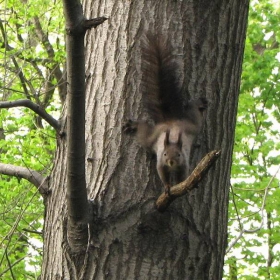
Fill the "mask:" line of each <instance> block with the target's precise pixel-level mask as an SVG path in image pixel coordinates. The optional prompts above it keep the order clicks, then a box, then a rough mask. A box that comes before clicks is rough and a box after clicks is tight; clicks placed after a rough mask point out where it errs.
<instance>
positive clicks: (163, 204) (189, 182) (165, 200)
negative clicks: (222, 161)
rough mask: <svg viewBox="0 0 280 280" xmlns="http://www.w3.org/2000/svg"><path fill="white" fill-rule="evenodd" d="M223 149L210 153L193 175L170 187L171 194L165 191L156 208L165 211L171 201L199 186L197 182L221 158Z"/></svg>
mask: <svg viewBox="0 0 280 280" xmlns="http://www.w3.org/2000/svg"><path fill="white" fill-rule="evenodd" d="M220 154H221V151H217V150H214V151H212V152H210V153H208V154H207V155H206V156H205V157H204V158H203V159H202V160H201V161H200V162H199V164H198V165H197V166H196V168H195V169H194V170H193V172H192V173H191V175H190V176H189V177H188V178H187V179H186V180H185V181H183V182H182V183H180V184H177V185H176V186H173V187H172V188H171V189H170V195H169V194H167V193H163V194H161V195H160V197H159V198H158V200H157V201H156V208H157V210H158V211H160V212H164V211H165V210H166V209H167V207H168V206H169V205H170V203H171V202H172V201H173V200H175V199H176V198H178V197H180V196H183V195H185V194H186V193H187V192H188V191H190V190H192V189H194V188H195V187H197V184H198V183H199V182H200V181H201V180H202V179H203V177H204V176H205V174H206V173H207V171H208V169H209V168H210V167H211V166H212V165H213V164H214V162H215V161H216V160H217V159H218V158H219V156H220Z"/></svg>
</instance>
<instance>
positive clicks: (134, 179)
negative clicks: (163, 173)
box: [42, 0, 248, 280]
mask: <svg viewBox="0 0 280 280" xmlns="http://www.w3.org/2000/svg"><path fill="white" fill-rule="evenodd" d="M84 5H85V7H84V11H85V16H86V17H87V18H93V17H98V16H107V17H109V20H108V21H107V22H106V23H104V24H103V25H102V26H100V27H98V28H97V29H96V30H92V31H89V32H88V34H87V36H86V39H85V44H86V122H85V130H86V158H87V162H86V183H87V190H88V198H89V200H91V204H90V205H91V208H92V213H91V217H92V224H93V227H92V229H91V231H90V240H89V244H88V247H87V248H85V249H86V251H85V253H84V254H83V255H77V256H76V258H79V259H80V261H81V263H83V269H82V270H81V271H80V272H77V271H76V270H75V266H74V262H73V255H69V250H68V248H67V247H68V246H67V238H66V236H67V234H66V233H67V227H66V222H65V220H66V212H67V209H66V170H65V168H66V147H65V138H63V137H61V138H59V139H58V148H57V153H56V160H55V163H54V168H53V172H52V175H51V178H50V190H51V192H50V194H49V196H48V197H47V198H46V220H45V228H44V232H45V235H44V260H43V269H42V270H43V271H42V279H78V278H80V279H98V280H101V279H106V280H107V279H196V280H200V279H215V280H216V279H221V278H222V273H223V259H224V253H225V248H226V241H227V240H226V236H227V234H226V233H227V207H228V193H229V184H230V168H231V157H232V149H233V140H234V128H235V118H236V111H237V101H238V92H239V83H240V75H241V64H242V56H243V51H244V40H245V31H246V24H247V14H248V0H245V1H244V0H233V1H227V0H219V1H202V0H199V1H170V0H169V1H167V0H163V1H144V0H139V1H105V2H104V1H85V3H84ZM147 33H149V34H161V35H163V36H165V37H167V38H168V40H169V41H170V42H171V44H172V47H173V54H174V55H175V57H176V60H177V62H178V65H179V74H180V75H179V78H180V83H181V85H182V88H183V94H184V98H185V99H186V100H187V99H190V98H196V97H200V96H203V97H207V99H208V100H209V108H208V110H207V117H206V121H205V124H204V129H203V131H202V133H201V135H200V136H199V137H198V139H197V141H196V143H195V145H194V147H193V152H192V157H191V163H192V168H193V167H195V165H196V163H198V161H199V160H200V159H201V158H202V157H203V156H204V155H205V154H206V153H207V152H209V151H211V150H214V149H221V150H222V153H221V157H220V159H219V160H218V161H217V163H216V164H215V166H214V168H212V169H210V171H209V173H208V175H207V177H206V178H205V179H204V180H203V181H202V182H201V183H200V184H199V186H198V188H197V189H195V190H192V191H191V192H190V193H189V194H187V195H186V196H184V197H182V198H179V199H177V200H175V201H174V202H173V203H172V204H171V205H170V206H169V208H168V209H167V210H166V211H165V212H164V213H159V212H158V211H157V210H156V209H155V201H156V199H157V198H158V196H159V195H160V193H161V192H163V191H164V188H163V186H162V183H161V182H160V180H159V179H158V175H157V172H156V168H155V165H156V163H155V159H154V158H153V157H152V156H151V155H150V154H149V153H147V152H146V151H145V150H144V149H142V148H140V147H139V145H138V144H137V142H136V140H135V139H133V138H132V137H130V136H127V135H124V134H123V132H122V122H123V121H125V120H126V119H129V118H132V119H140V118H142V119H145V114H144V110H143V105H142V102H141V100H142V94H141V89H140V82H141V78H142V73H141V53H140V45H141V38H143V36H145V34H147ZM66 137H67V136H66ZM78 274H79V275H78Z"/></svg>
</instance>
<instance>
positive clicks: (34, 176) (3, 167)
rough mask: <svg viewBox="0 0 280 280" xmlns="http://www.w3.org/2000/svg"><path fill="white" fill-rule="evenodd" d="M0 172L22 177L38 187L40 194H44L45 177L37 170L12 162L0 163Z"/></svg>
mask: <svg viewBox="0 0 280 280" xmlns="http://www.w3.org/2000/svg"><path fill="white" fill-rule="evenodd" d="M0 174H4V175H9V176H15V177H17V178H23V179H26V180H27V181H29V182H30V183H31V184H33V185H34V186H35V187H37V188H38V191H39V193H40V194H46V193H47V188H46V186H45V184H44V183H45V181H46V177H43V176H42V175H41V174H40V173H39V172H37V171H35V170H31V169H29V168H26V167H22V166H16V165H12V164H5V163H0Z"/></svg>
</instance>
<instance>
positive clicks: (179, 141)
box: [177, 132, 183, 150]
mask: <svg viewBox="0 0 280 280" xmlns="http://www.w3.org/2000/svg"><path fill="white" fill-rule="evenodd" d="M177 146H178V148H179V149H180V150H181V149H182V146H183V141H182V132H180V133H179V135H178V141H177Z"/></svg>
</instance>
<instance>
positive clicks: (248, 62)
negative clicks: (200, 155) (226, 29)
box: [228, 1, 280, 279]
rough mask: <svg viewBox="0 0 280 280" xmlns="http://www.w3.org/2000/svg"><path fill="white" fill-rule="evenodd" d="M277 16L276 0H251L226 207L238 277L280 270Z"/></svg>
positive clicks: (264, 276) (271, 276) (270, 275)
mask: <svg viewBox="0 0 280 280" xmlns="http://www.w3.org/2000/svg"><path fill="white" fill-rule="evenodd" d="M279 17H280V15H279V3H276V2H275V1H253V2H252V3H251V9H250V16H249V26H248V31H247V39H246V48H245V56H244V63H243V74H242V84H241V95H240V99H239V112H238V123H237V127H236V132H235V133H236V136H235V150H234V158H233V167H232V178H233V180H232V181H233V186H232V194H231V196H230V198H231V203H230V208H229V218H230V219H229V232H230V242H229V243H230V245H235V247H234V248H235V249H232V248H229V250H230V252H229V255H230V256H232V255H234V256H235V262H236V264H235V269H236V271H237V275H238V278H241V279H277V278H278V277H279V274H280V270H279V260H280V259H279V257H280V254H279V253H280V248H279V246H278V244H279V210H278V209H279V207H278V206H279V202H280V201H279V180H277V177H278V178H279V169H278V168H279V164H280V158H279V148H280V141H279V140H280V139H279V123H280V118H279V106H280V99H279V60H280V56H279V53H280V52H279V32H278V28H277V26H279ZM277 172H278V175H277ZM275 175H277V177H276V179H275V178H274V176H275ZM272 179H273V180H272ZM242 233H243V234H242ZM241 236H242V239H240V237H241ZM236 238H237V239H236ZM235 242H237V243H235ZM230 247H231V246H230ZM231 261H232V258H229V260H228V263H230V262H231ZM229 279H232V278H230V277H229Z"/></svg>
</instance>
